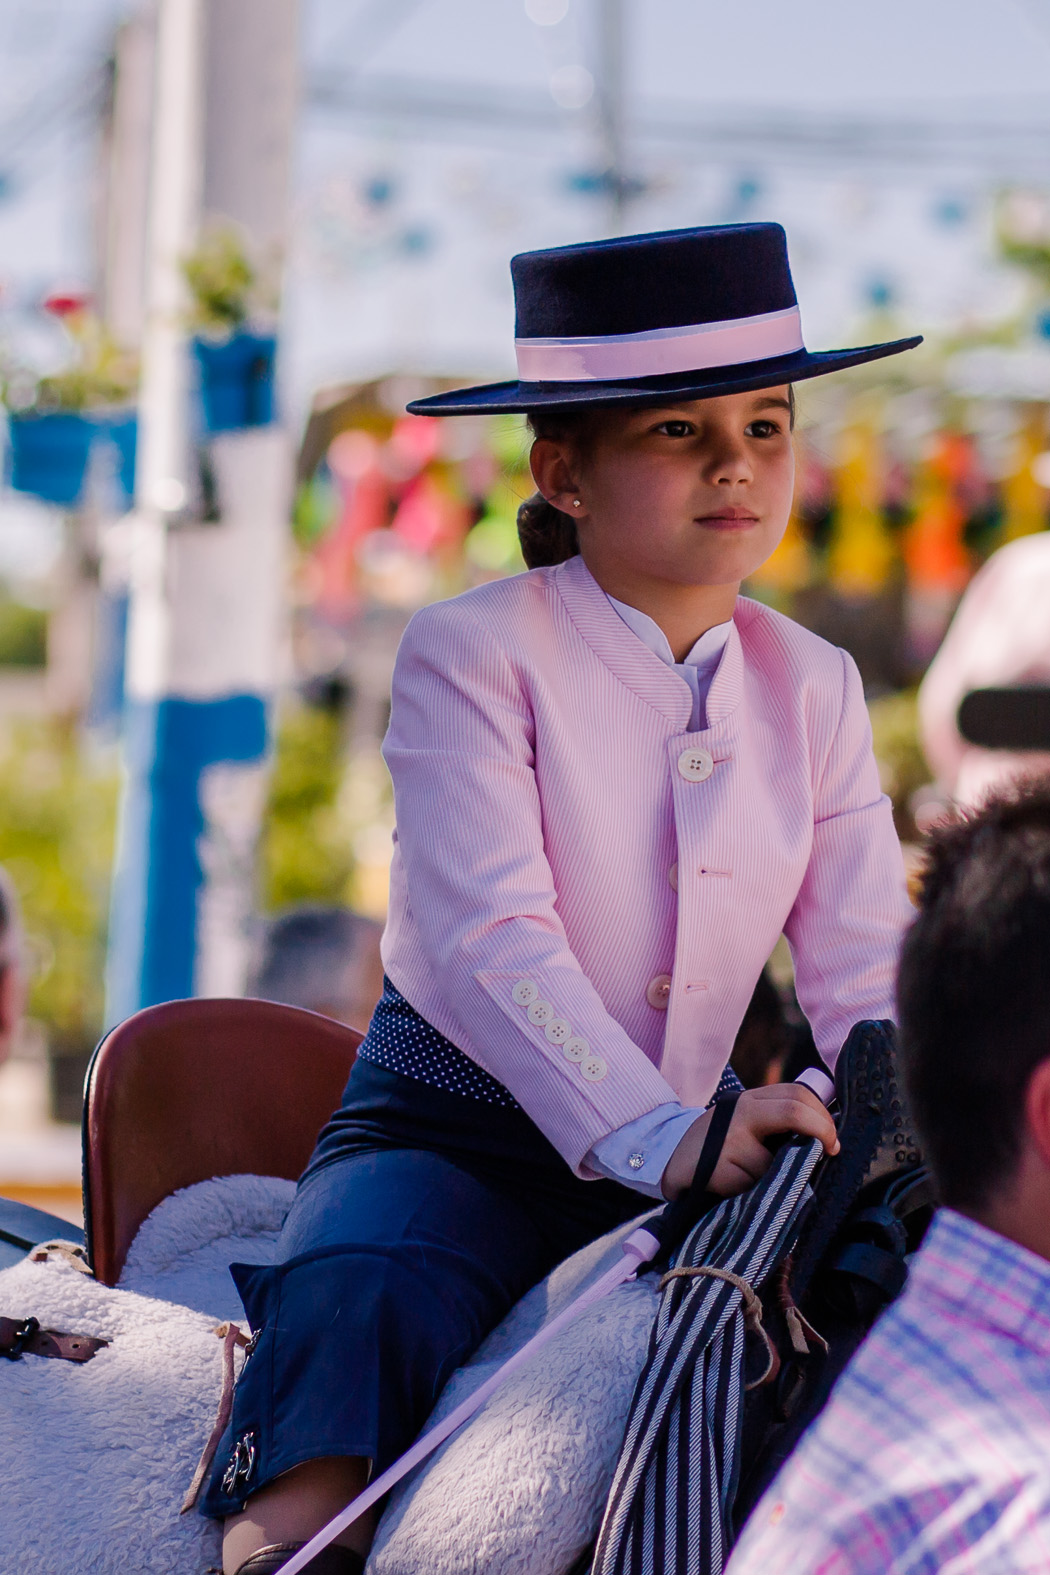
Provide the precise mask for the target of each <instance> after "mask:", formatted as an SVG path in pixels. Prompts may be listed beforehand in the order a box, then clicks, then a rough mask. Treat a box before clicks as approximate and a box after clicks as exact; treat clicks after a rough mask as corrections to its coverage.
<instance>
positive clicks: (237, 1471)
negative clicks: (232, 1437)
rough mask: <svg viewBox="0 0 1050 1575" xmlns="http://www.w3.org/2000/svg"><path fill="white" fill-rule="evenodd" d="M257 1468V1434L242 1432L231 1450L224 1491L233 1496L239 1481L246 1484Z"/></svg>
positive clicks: (224, 1473)
mask: <svg viewBox="0 0 1050 1575" xmlns="http://www.w3.org/2000/svg"><path fill="white" fill-rule="evenodd" d="M254 1470H255V1434H254V1433H242V1434H241V1436H240V1438H239V1439H238V1440H237V1442H236V1443H235V1444H234V1446H233V1448H232V1449H231V1450H230V1460H229V1464H228V1465H227V1467H226V1470H225V1471H224V1472H223V1474H222V1491H223V1492H224V1493H225V1494H226V1495H227V1497H228V1498H232V1497H233V1495H234V1493H236V1491H237V1484H238V1482H244V1483H245V1484H247V1483H248V1481H249V1480H250V1478H251V1475H252V1472H253V1471H254Z"/></svg>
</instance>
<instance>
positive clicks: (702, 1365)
mask: <svg viewBox="0 0 1050 1575" xmlns="http://www.w3.org/2000/svg"><path fill="white" fill-rule="evenodd" d="M836 1073H837V1075H836V1094H837V1101H838V1107H839V1108H838V1118H837V1126H838V1132H839V1140H840V1150H839V1153H838V1154H837V1155H836V1156H835V1157H834V1158H832V1159H821V1158H820V1157H819V1146H818V1145H817V1144H815V1143H814V1142H812V1141H811V1140H800V1139H788V1140H786V1141H782V1142H781V1144H780V1145H779V1149H778V1154H777V1158H776V1159H775V1160H774V1163H773V1165H772V1166H771V1167H770V1170H769V1172H768V1173H767V1176H766V1178H764V1180H763V1181H762V1182H760V1183H759V1184H758V1185H757V1186H756V1187H755V1189H754V1191H753V1192H752V1193H747V1194H743V1195H742V1197H741V1198H737V1199H733V1200H721V1199H714V1198H708V1199H707V1200H706V1202H707V1213H706V1218H705V1216H704V1214H701V1219H700V1222H699V1224H697V1225H696V1226H695V1227H694V1228H693V1229H692V1230H691V1232H690V1234H689V1235H688V1236H687V1237H686V1239H685V1241H684V1243H683V1244H682V1247H681V1249H680V1250H679V1252H678V1254H677V1256H676V1258H675V1265H676V1266H675V1268H674V1269H672V1270H671V1272H670V1273H666V1274H665V1275H664V1277H663V1279H662V1280H661V1283H660V1289H661V1292H662V1298H663V1299H662V1303H661V1310H660V1312H659V1313H658V1316H657V1321H656V1323H655V1325H654V1329H653V1335H652V1337H651V1339H650V1349H649V1356H648V1358H647V1361H646V1365H645V1367H644V1368H643V1370H642V1373H641V1375H640V1377H639V1380H638V1384H637V1387H636V1389H635V1394H634V1399H633V1401H632V1405H631V1412H630V1415H629V1418H628V1423H627V1430H626V1434H625V1440H624V1445H623V1449H622V1452H621V1457H620V1463H619V1465H618V1467H617V1472H616V1477H615V1479H614V1482H613V1487H612V1490H611V1493H610V1496H609V1501H608V1504H607V1506H606V1512H605V1518H604V1521H603V1525H602V1530H601V1532H600V1534H599V1538H598V1543H597V1547H596V1550H589V1551H588V1553H587V1554H586V1555H584V1557H583V1558H582V1559H580V1560H579V1561H578V1563H577V1564H576V1565H575V1566H574V1570H573V1572H572V1575H583V1572H585V1571H588V1570H592V1571H594V1572H598V1571H600V1575H622V1572H623V1571H626V1570H627V1569H629V1568H634V1567H635V1565H636V1564H637V1563H638V1560H639V1558H641V1560H642V1563H643V1564H647V1565H648V1566H649V1567H651V1568H652V1570H653V1571H654V1575H719V1572H720V1571H721V1570H722V1567H723V1564H724V1561H725V1558H726V1556H727V1555H728V1551H729V1548H730V1547H731V1546H732V1543H733V1542H734V1540H735V1538H736V1536H737V1535H738V1534H739V1531H740V1529H741V1528H742V1526H743V1523H744V1521H745V1520H746V1518H747V1516H748V1514H749V1513H750V1511H751V1510H752V1508H753V1507H754V1505H755V1504H756V1502H757V1501H758V1499H759V1497H760V1496H761V1494H762V1492H763V1491H764V1489H765V1488H766V1487H767V1485H768V1484H769V1482H770V1481H771V1480H772V1478H773V1477H774V1476H775V1474H776V1472H777V1470H778V1469H779V1467H780V1465H781V1464H782V1463H783V1461H784V1460H785V1459H786V1458H787V1456H788V1455H789V1454H790V1453H791V1451H792V1449H793V1448H794V1447H795V1444H796V1443H797V1441H798V1439H799V1437H800V1435H801V1434H802V1432H803V1431H804V1430H805V1429H806V1428H807V1427H808V1426H809V1424H810V1423H811V1422H812V1421H813V1419H814V1418H815V1417H816V1416H817V1414H818V1413H819V1411H820V1409H821V1408H822V1406H823V1405H824V1403H825V1401H826V1399H827V1397H828V1394H829V1393H830V1391H831V1388H832V1385H833V1384H834V1382H835V1379H836V1378H837V1377H838V1375H839V1373H840V1372H841V1371H842V1369H843V1367H844V1366H845V1364H846V1362H847V1361H848V1360H849V1358H850V1356H851V1355H852V1354H853V1352H854V1350H855V1349H856V1348H857V1346H858V1345H859V1344H860V1342H861V1340H862V1339H863V1338H864V1336H865V1334H866V1333H867V1331H868V1330H869V1328H870V1327H871V1325H872V1323H873V1322H874V1320H875V1318H876V1317H877V1315H878V1314H879V1312H880V1311H881V1310H882V1309H883V1308H884V1307H885V1306H887V1305H888V1304H889V1303H890V1302H891V1301H892V1300H893V1299H894V1298H895V1297H896V1296H898V1295H899V1294H900V1292H901V1290H902V1289H903V1288H904V1285H905V1282H906V1280H907V1273H908V1270H907V1259H908V1256H909V1254H910V1253H912V1252H913V1251H914V1250H915V1249H916V1248H917V1247H918V1245H919V1244H920V1242H921V1240H922V1236H923V1234H924V1233H925V1230H926V1227H927V1225H928V1223H929V1220H930V1218H931V1217H932V1212H933V1207H934V1199H933V1192H932V1187H931V1184H930V1180H929V1177H928V1174H927V1172H926V1171H925V1169H924V1168H923V1165H922V1158H921V1154H920V1151H919V1145H918V1141H917V1139H916V1136H915V1132H914V1129H913V1126H912V1122H911V1118H910V1115H909V1112H908V1109H907V1103H906V1100H905V1096H904V1092H903V1089H902V1087H901V1084H900V1081H899V1077H898V1068H897V1041H896V1032H895V1029H894V1027H893V1025H892V1023H889V1022H863V1023H859V1024H857V1025H856V1027H855V1028H854V1029H853V1030H852V1031H851V1033H850V1035H849V1037H848V1039H847V1041H846V1044H845V1045H844V1046H843V1050H842V1053H841V1056H840V1058H839V1061H838V1064H837V1068H836ZM800 1182H802V1183H803V1186H802V1190H800ZM697 1201H698V1202H699V1200H697ZM734 1233H735V1234H734ZM741 1242H743V1243H744V1247H743V1249H741V1248H740V1247H739V1245H734V1243H736V1244H739V1243H741ZM712 1254H713V1255H712ZM729 1260H731V1261H732V1263H733V1265H734V1267H737V1266H740V1267H739V1269H738V1272H736V1273H732V1272H730V1273H727V1272H725V1271H726V1268H727V1266H728V1261H729ZM745 1264H747V1265H749V1267H746V1268H745V1267H743V1266H744V1265H745ZM682 1265H685V1267H682ZM712 1265H715V1267H712ZM718 1265H721V1266H720V1267H719V1266H718ZM741 1275H742V1276H743V1277H741ZM712 1281H714V1282H715V1283H714V1284H712ZM720 1281H721V1282H729V1283H730V1284H731V1285H732V1286H734V1287H735V1294H737V1295H738V1296H739V1301H738V1302H737V1304H736V1306H735V1310H736V1311H737V1312H739V1313H740V1314H742V1324H741V1325H740V1326H739V1327H740V1333H739V1334H736V1335H734V1334H732V1333H731V1327H732V1318H730V1322H729V1323H726V1322H725V1312H720V1310H719V1308H720V1305H721V1307H722V1308H723V1309H725V1310H726V1311H728V1309H729V1305H730V1303H729V1301H728V1300H727V1295H726V1288H725V1285H724V1284H723V1285H721V1286H719V1285H718V1282H720ZM688 1285H691V1286H692V1287H693V1288H692V1289H689V1290H686V1286H688ZM719 1298H721V1302H719ZM745 1331H746V1333H745ZM715 1395H717V1403H714V1401H713V1399H712V1397H713V1396H715ZM640 1440H642V1442H639V1441H640ZM683 1440H684V1441H683ZM697 1451H700V1452H701V1454H702V1455H703V1458H704V1461H705V1462H706V1465H704V1466H703V1467H702V1468H701V1471H700V1479H699V1480H694V1479H695V1478H696V1468H697V1461H698V1458H699V1457H698V1455H697ZM694 1523H695V1525H696V1527H697V1528H698V1540H696V1539H694V1538H691V1537H682V1536H679V1535H677V1534H676V1535H671V1530H672V1529H673V1528H679V1529H680V1528H681V1526H684V1525H692V1524H694ZM592 1560H593V1562H592Z"/></svg>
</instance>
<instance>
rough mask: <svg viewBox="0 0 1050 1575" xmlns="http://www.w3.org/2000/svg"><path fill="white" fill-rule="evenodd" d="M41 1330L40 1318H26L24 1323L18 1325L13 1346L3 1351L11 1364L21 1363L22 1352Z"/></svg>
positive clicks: (12, 1342)
mask: <svg viewBox="0 0 1050 1575" xmlns="http://www.w3.org/2000/svg"><path fill="white" fill-rule="evenodd" d="M39 1329H40V1319H39V1318H25V1319H23V1320H22V1322H21V1323H20V1324H19V1325H18V1328H17V1329H16V1330H15V1333H14V1339H13V1340H12V1341H11V1344H10V1345H9V1346H7V1347H6V1349H5V1350H4V1351H3V1354H4V1356H6V1357H7V1359H8V1361H9V1362H19V1361H21V1359H22V1352H23V1351H24V1350H25V1348H26V1346H27V1345H28V1344H29V1342H30V1340H31V1339H32V1338H33V1336H34V1334H36V1333H38V1331H39Z"/></svg>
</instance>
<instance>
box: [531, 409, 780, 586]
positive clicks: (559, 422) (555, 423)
mask: <svg viewBox="0 0 1050 1575" xmlns="http://www.w3.org/2000/svg"><path fill="white" fill-rule="evenodd" d="M788 399H789V400H790V402H791V425H792V427H794V425H795V390H794V389H793V388H792V387H790V386H789V387H788ZM596 418H597V419H600V418H601V412H600V411H596V410H593V409H592V410H530V411H528V413H527V415H526V418H525V419H526V421H527V422H528V427H529V431H530V432H531V433H532V436H533V438H550V439H551V440H552V442H555V443H565V442H570V443H572V444H573V446H574V447H575V448H577V449H580V448H582V447H583V446H584V445H585V444H586V441H587V439H588V437H589V436H590V435H591V432H592V431H593V427H592V423H593V422H594V420H595V419H596ZM518 540H519V541H520V543H521V555H522V557H523V558H524V559H525V567H526V568H527V569H545V568H550V567H553V565H554V564H556V563H564V562H565V561H566V559H567V558H575V556H576V554H577V553H578V552H579V550H580V542H579V537H578V536H577V534H576V521H575V520H574V519H572V518H571V517H570V516H569V515H568V514H565V513H563V512H562V510H561V509H556V508H555V507H554V504H553V503H548V502H547V499H546V498H545V497H544V496H543V494H542V492H534V493H533V494H532V497H531V498H526V499H525V502H524V503H523V504H522V505H521V507H520V508H519V509H518Z"/></svg>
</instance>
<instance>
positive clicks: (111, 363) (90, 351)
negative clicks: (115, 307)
mask: <svg viewBox="0 0 1050 1575" xmlns="http://www.w3.org/2000/svg"><path fill="white" fill-rule="evenodd" d="M65 328H66V331H67V333H68V334H69V337H70V340H71V342H72V348H73V360H72V361H71V363H70V365H69V366H67V367H64V368H63V369H62V371H61V372H53V373H50V374H49V375H48V376H47V377H40V378H38V377H37V376H36V374H35V373H34V372H32V371H30V370H29V368H28V367H25V366H21V365H18V364H15V363H13V362H10V363H8V364H5V365H4V366H3V371H2V397H3V402H4V404H5V405H6V406H7V408H8V409H9V410H15V411H20V412H21V411H28V410H39V411H57V410H69V411H79V410H101V409H105V408H106V407H107V406H112V405H126V404H128V403H129V402H130V401H131V400H133V399H134V397H135V391H136V389H137V387H138V379H139V365H138V358H137V357H136V356H135V355H133V354H132V353H131V352H130V351H128V350H122V349H121V347H120V346H119V345H118V344H116V342H115V341H114V340H113V339H112V338H111V337H110V335H109V332H108V331H107V329H106V327H105V325H104V324H103V323H102V322H101V320H100V319H99V318H98V317H96V316H95V315H94V313H93V312H87V311H84V312H77V313H75V314H72V315H70V316H68V317H67V318H66V319H65Z"/></svg>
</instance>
